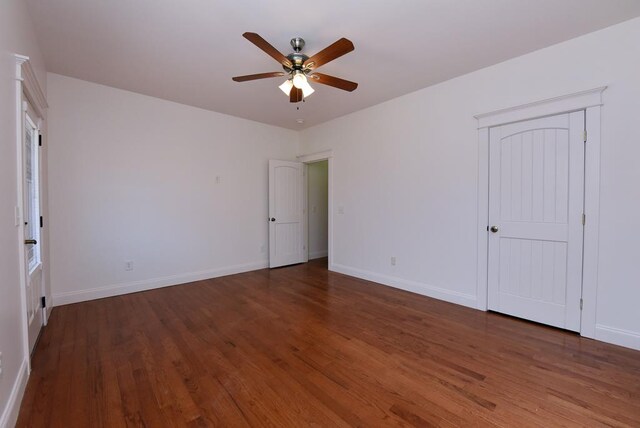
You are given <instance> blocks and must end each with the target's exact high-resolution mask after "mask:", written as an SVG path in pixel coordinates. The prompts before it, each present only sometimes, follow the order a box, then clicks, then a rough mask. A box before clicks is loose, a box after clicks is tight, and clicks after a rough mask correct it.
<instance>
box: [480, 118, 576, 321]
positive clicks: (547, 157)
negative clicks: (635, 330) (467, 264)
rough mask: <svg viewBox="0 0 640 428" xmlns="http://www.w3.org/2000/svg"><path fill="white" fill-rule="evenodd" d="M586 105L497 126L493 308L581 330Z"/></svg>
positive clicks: (493, 138) (492, 157) (492, 175)
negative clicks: (567, 111) (571, 111)
mask: <svg viewBox="0 0 640 428" xmlns="http://www.w3.org/2000/svg"><path fill="white" fill-rule="evenodd" d="M584 129H585V126H584V111H579V112H575V113H567V114H561V115H557V116H552V117H547V118H542V119H535V120H529V121H525V122H518V123H513V124H509V125H504V126H499V127H495V128H491V129H490V131H489V132H490V147H489V224H490V232H489V266H488V268H489V269H488V275H489V278H488V279H489V290H488V298H489V301H488V307H489V309H491V310H495V311H498V312H502V313H506V314H509V315H513V316H517V317H521V318H526V319H529V320H532V321H536V322H540V323H544V324H549V325H552V326H555V327H561V328H565V329H568V330H573V331H579V330H580V299H581V295H582V248H583V246H582V243H583V224H582V213H583V199H584V138H583V135H584Z"/></svg>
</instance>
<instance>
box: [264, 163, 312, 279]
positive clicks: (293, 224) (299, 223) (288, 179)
mask: <svg viewBox="0 0 640 428" xmlns="http://www.w3.org/2000/svg"><path fill="white" fill-rule="evenodd" d="M303 170H304V169H303V164H302V163H301V162H289V161H280V160H270V161H269V267H272V268H274V267H278V266H286V265H291V264H294V263H302V262H304V261H305V251H304V235H303V227H304V222H303V220H304V218H303V213H304V199H303V198H304V195H303Z"/></svg>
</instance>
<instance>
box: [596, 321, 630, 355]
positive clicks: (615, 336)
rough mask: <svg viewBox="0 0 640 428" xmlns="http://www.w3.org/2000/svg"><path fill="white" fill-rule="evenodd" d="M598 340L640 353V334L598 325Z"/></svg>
mask: <svg viewBox="0 0 640 428" xmlns="http://www.w3.org/2000/svg"><path fill="white" fill-rule="evenodd" d="M596 339H597V340H601V341H603V342H607V343H613V344H614V345H620V346H624V347H627V348H631V349H636V350H638V351H640V333H638V332H635V331H629V330H623V329H620V328H615V327H609V326H606V325H602V324H596Z"/></svg>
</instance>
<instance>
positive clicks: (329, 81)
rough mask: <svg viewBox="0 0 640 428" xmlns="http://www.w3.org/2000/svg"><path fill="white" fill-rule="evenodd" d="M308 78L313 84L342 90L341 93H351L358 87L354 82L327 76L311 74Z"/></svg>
mask: <svg viewBox="0 0 640 428" xmlns="http://www.w3.org/2000/svg"><path fill="white" fill-rule="evenodd" d="M309 77H311V78H312V79H313V81H314V82H318V83H322V84H323V85H329V86H333V87H334V88H338V89H342V90H343V91H349V92H353V91H355V89H356V88H357V87H358V84H357V83H356V82H350V81H348V80H344V79H341V78H339V77H334V76H329V75H328V74H322V73H313V74H311V75H310V76H309Z"/></svg>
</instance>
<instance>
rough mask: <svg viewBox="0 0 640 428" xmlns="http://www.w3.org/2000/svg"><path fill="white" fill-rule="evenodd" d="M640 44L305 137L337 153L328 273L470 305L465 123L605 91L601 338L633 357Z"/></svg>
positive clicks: (604, 46)
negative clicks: (523, 106)
mask: <svg viewBox="0 0 640 428" xmlns="http://www.w3.org/2000/svg"><path fill="white" fill-rule="evenodd" d="M638 40H640V19H634V20H631V21H627V22H625V23H622V24H619V25H616V26H613V27H610V28H607V29H604V30H601V31H598V32H595V33H591V34H588V35H585V36H582V37H579V38H576V39H573V40H570V41H568V42H564V43H562V44H559V45H555V46H552V47H549V48H546V49H543V50H540V51H537V52H534V53H531V54H528V55H525V56H522V57H518V58H515V59H512V60H509V61H506V62H504V63H501V64H497V65H495V66H492V67H489V68H486V69H483V70H480V71H477V72H474V73H471V74H468V75H465V76H462V77H459V78H456V79H453V80H450V81H447V82H444V83H441V84H438V85H435V86H432V87H429V88H425V89H423V90H420V91H418V92H415V93H412V94H409V95H406V96H403V97H400V98H397V99H394V100H391V101H389V102H386V103H383V104H379V105H377V106H374V107H371V108H369V109H366V110H362V111H360V112H356V113H353V114H350V115H348V116H344V117H342V118H339V119H335V120H333V121H331V122H328V123H325V124H322V125H318V126H316V127H313V128H310V129H308V130H305V131H303V132H302V133H301V142H300V144H301V149H300V152H301V154H307V153H315V152H320V151H323V150H328V149H331V150H332V151H333V165H334V170H333V173H332V175H333V180H334V181H333V182H334V185H333V187H334V189H333V191H334V195H335V196H334V207H335V208H334V209H335V212H333V213H331V215H332V216H333V228H334V231H333V240H334V241H333V251H334V253H333V260H334V265H333V266H332V268H333V269H334V270H337V271H341V272H344V273H349V274H352V275H355V276H360V277H363V278H368V279H372V280H375V281H378V282H382V283H386V284H389V285H394V286H397V287H401V288H406V289H410V290H413V291H416V292H419V293H423V294H426V295H430V296H433V297H437V298H440V299H443V300H447V301H451V302H455V303H460V304H465V305H468V306H472V307H475V305H476V286H477V284H476V283H477V281H476V267H477V259H476V257H477V250H476V245H477V238H476V234H477V227H478V225H477V198H478V189H477V182H478V136H477V130H476V128H477V122H476V120H475V119H474V115H475V114H479V113H485V112H490V111H494V110H497V109H501V108H507V107H511V106H516V105H521V104H525V103H529V102H533V101H537V100H542V99H548V98H552V97H555V96H559V95H564V94H569V93H574V92H578V91H581V90H585V89H591V88H596V87H600V86H603V85H608V86H609V88H608V89H607V90H606V91H605V93H604V107H603V109H602V150H601V168H602V172H601V180H600V181H601V201H600V216H601V217H600V218H601V222H600V247H599V265H598V302H597V321H596V322H597V326H596V328H597V331H596V337H598V338H600V339H602V340H607V341H610V342H614V343H618V344H622V345H625V346H630V347H635V348H638V349H640V316H639V315H638V311H637V308H636V304H637V302H638V301H640V286H639V285H638V284H640V263H638V251H637V243H638V242H640V226H639V225H638V223H637V221H636V220H637V217H638V213H639V212H640V195H639V193H638V186H637V183H640V168H638V159H639V158H640V144H639V142H640V128H638V126H637V118H638V115H639V114H640V73H639V72H638V70H640V43H638ZM359 90H360V89H359ZM391 257H396V260H397V264H396V265H395V266H392V265H391V263H390V259H391Z"/></svg>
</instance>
